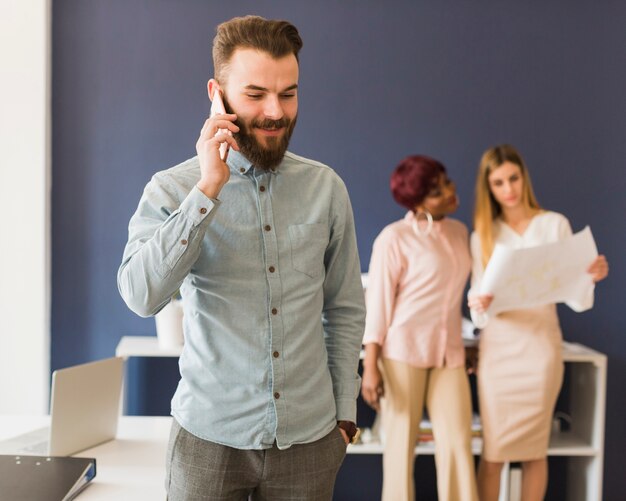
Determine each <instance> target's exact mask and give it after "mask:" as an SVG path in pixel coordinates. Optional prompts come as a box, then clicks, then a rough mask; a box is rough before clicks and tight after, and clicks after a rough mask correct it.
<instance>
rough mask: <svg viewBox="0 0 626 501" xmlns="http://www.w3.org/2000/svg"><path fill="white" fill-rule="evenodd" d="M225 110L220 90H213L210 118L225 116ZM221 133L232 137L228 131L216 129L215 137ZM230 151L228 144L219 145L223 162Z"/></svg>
mask: <svg viewBox="0 0 626 501" xmlns="http://www.w3.org/2000/svg"><path fill="white" fill-rule="evenodd" d="M225 114H226V108H225V107H224V101H222V91H221V90H220V89H215V92H214V93H213V100H212V101H211V114H210V118H213V117H214V116H215V115H225ZM221 132H225V133H226V134H228V135H229V136H232V135H233V134H232V132H230V131H229V130H228V129H217V132H216V133H215V135H216V136H217V135H218V134H220V133H221ZM229 149H230V145H229V144H228V143H222V144H221V145H220V157H221V158H222V160H223V161H224V162H225V161H226V158H228V150H229Z"/></svg>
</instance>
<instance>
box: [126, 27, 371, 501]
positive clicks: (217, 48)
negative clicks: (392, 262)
mask: <svg viewBox="0 0 626 501" xmlns="http://www.w3.org/2000/svg"><path fill="white" fill-rule="evenodd" d="M301 47H302V40H301V38H300V35H299V34H298V31H297V29H296V28H295V27H294V26H293V25H292V24H290V23H288V22H286V21H275V20H266V19H263V18H260V17H252V16H248V17H243V18H235V19H232V20H230V21H228V22H225V23H223V24H221V25H219V26H218V28H217V35H216V37H215V39H214V41H213V63H214V70H215V78H214V79H211V80H210V81H209V83H208V93H209V97H210V98H211V99H213V100H214V101H215V99H216V95H217V98H218V99H219V97H221V99H222V100H223V105H224V110H223V111H226V113H219V114H215V115H213V116H212V117H211V118H209V119H208V120H207V121H206V122H205V123H204V126H203V127H202V130H201V132H200V137H199V138H198V141H197V143H196V150H197V156H196V157H194V158H192V159H190V160H187V161H186V162H183V163H182V164H180V165H177V166H175V167H172V168H171V169H169V170H166V171H163V172H158V173H157V174H155V175H154V176H153V178H152V180H151V181H150V182H149V183H148V185H147V186H146V188H145V190H144V193H143V196H142V197H141V200H140V201H139V206H138V208H137V211H136V212H135V214H134V215H133V217H132V219H131V220H130V224H129V238H128V243H127V245H126V248H125V250H124V256H123V261H122V264H121V266H120V269H119V272H118V286H119V290H120V293H121V295H122V297H123V298H124V300H125V301H126V303H127V304H128V306H129V307H130V308H131V309H132V310H133V311H134V312H136V313H137V314H139V315H141V316H149V315H154V314H155V313H157V312H158V311H159V310H160V309H161V308H163V307H164V306H165V305H166V304H167V303H168V302H169V300H170V298H171V297H172V295H173V294H174V293H175V292H176V291H177V290H179V289H180V292H181V295H182V298H183V307H184V312H185V314H184V334H185V343H184V348H183V351H182V355H181V358H180V373H181V379H180V382H179V384H178V387H177V389H176V393H175V395H174V397H173V399H172V415H173V417H174V421H173V426H172V431H171V435H170V442H169V446H168V453H167V478H166V488H167V492H168V500H169V501H179V500H197V499H229V500H230V499H233V500H238V499H241V500H244V499H248V498H250V499H252V500H257V499H258V500H261V499H267V500H273V499H301V500H309V499H311V500H313V499H315V500H330V499H332V492H333V487H334V482H335V477H336V474H337V471H338V469H339V467H340V465H341V463H342V461H343V459H344V456H345V452H346V446H347V444H348V443H349V442H350V441H351V440H354V439H355V438H356V435H357V428H356V424H355V423H356V398H357V395H358V393H359V385H360V378H359V376H358V373H357V367H358V359H359V351H360V347H361V339H362V336H363V328H364V317H365V306H364V300H363V291H362V287H361V280H360V265H359V257H358V253H357V246H356V237H355V229H354V220H353V215H352V208H351V205H350V201H349V198H348V193H347V191H346V187H345V185H344V183H343V182H342V181H341V179H340V178H339V176H338V175H337V174H336V173H335V172H334V171H333V170H332V169H331V168H329V167H327V166H326V165H323V164H321V163H319V162H315V161H312V160H308V159H305V158H302V157H299V156H296V155H294V154H292V153H290V152H288V151H287V147H288V145H289V139H290V137H291V134H292V132H293V130H294V127H295V125H296V119H297V116H298V72H299V62H298V52H299V50H300V48H301ZM223 145H227V147H228V148H229V149H230V151H229V152H228V153H227V155H225V154H224V153H222V154H221V153H220V147H222V150H224V149H225V148H224V146H223ZM223 157H226V160H225V161H224V160H223Z"/></svg>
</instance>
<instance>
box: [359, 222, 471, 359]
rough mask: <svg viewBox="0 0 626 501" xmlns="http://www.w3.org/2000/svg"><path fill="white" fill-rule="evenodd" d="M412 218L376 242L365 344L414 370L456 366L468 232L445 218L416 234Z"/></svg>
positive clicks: (394, 225) (460, 350) (395, 225)
mask: <svg viewBox="0 0 626 501" xmlns="http://www.w3.org/2000/svg"><path fill="white" fill-rule="evenodd" d="M414 218H415V216H414V214H413V212H408V213H407V215H406V216H405V217H404V219H402V220H400V221H396V222H395V223H392V224H390V225H389V226H387V227H386V228H384V229H383V231H382V232H381V233H380V235H378V237H377V238H376V241H375V242H374V248H373V250H372V259H371V262H370V268H369V272H368V281H367V291H366V300H367V319H366V324H365V335H364V338H363V344H369V343H377V344H380V345H381V346H382V356H383V357H384V358H388V359H392V360H397V361H400V362H405V363H408V364H410V365H412V366H415V367H422V368H429V367H443V366H447V367H460V366H462V365H464V364H465V351H464V348H463V339H462V338H461V301H462V300H463V289H464V287H465V283H466V281H467V278H468V275H469V272H470V268H471V257H470V253H469V244H468V232H467V228H466V227H465V225H464V224H463V223H461V222H460V221H456V220H454V219H449V218H444V219H442V220H441V221H435V222H434V223H433V227H432V231H431V232H430V234H428V235H420V234H417V233H416V232H415V230H414V229H413V220H414ZM420 223H421V221H420Z"/></svg>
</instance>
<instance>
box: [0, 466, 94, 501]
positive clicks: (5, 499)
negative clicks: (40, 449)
mask: <svg viewBox="0 0 626 501" xmlns="http://www.w3.org/2000/svg"><path fill="white" fill-rule="evenodd" d="M95 476H96V460H95V458H77V457H65V456H17V455H0V499H2V501H69V500H70V499H74V497H76V495H77V494H78V493H79V492H80V491H82V490H83V489H84V488H85V487H87V485H89V482H90V481H91V480H92V479H93V478H94V477H95Z"/></svg>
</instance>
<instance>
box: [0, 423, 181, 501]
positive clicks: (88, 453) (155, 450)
mask: <svg viewBox="0 0 626 501" xmlns="http://www.w3.org/2000/svg"><path fill="white" fill-rule="evenodd" d="M48 423H49V417H48V416H0V440H2V439H5V438H10V437H12V436H14V435H19V434H20V433H24V432H27V431H30V430H32V429H36V428H39V427H42V426H46V425H47V424H48ZM171 423H172V418H171V417H134V416H122V418H121V419H120V425H119V428H118V433H117V439H116V440H112V441H110V442H107V443H104V444H102V445H99V446H97V447H94V448H92V449H87V450H85V451H82V452H80V453H78V454H76V455H77V456H83V457H95V458H96V478H94V479H93V480H92V481H91V483H90V485H89V486H88V487H87V488H86V489H85V490H84V491H83V492H82V493H81V494H80V495H79V496H78V497H77V500H79V501H111V500H115V501H155V500H156V501H158V500H164V499H165V484H164V482H165V452H166V449H167V439H168V437H169V431H170V426H171Z"/></svg>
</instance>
